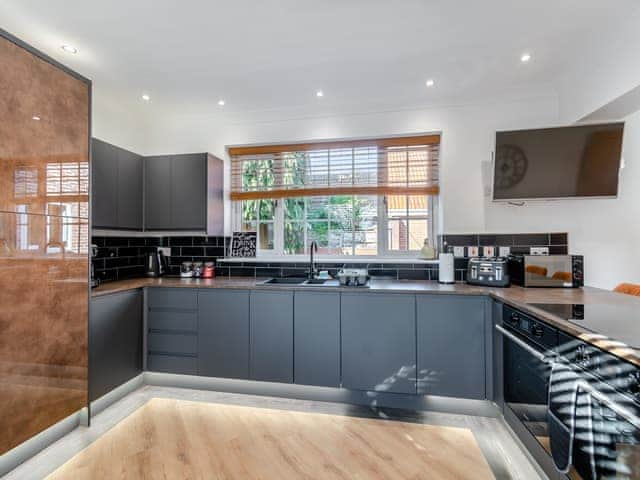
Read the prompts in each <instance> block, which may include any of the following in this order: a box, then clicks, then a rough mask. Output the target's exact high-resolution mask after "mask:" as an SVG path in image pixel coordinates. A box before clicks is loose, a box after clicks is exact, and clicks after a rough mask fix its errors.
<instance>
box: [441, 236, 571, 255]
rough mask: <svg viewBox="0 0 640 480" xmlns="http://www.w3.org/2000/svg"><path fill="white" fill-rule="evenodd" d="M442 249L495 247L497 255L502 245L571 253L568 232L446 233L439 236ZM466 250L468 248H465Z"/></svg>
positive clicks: (522, 250) (524, 251)
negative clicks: (545, 248)
mask: <svg viewBox="0 0 640 480" xmlns="http://www.w3.org/2000/svg"><path fill="white" fill-rule="evenodd" d="M438 246H439V248H440V250H441V251H444V252H452V253H453V247H479V252H478V254H479V255H482V247H485V246H486V247H495V248H496V255H498V254H499V250H498V249H499V248H500V247H510V252H511V253H516V254H528V253H529V252H530V248H531V247H548V248H549V253H550V254H555V255H562V254H567V253H569V235H568V234H567V233H513V234H511V233H481V234H478V235H476V234H460V235H459V234H453V235H449V234H445V235H440V236H439V237H438ZM465 252H466V250H465Z"/></svg>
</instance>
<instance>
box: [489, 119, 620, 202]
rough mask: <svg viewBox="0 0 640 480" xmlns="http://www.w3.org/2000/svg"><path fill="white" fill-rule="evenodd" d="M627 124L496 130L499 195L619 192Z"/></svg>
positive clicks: (561, 195) (527, 196) (495, 177)
mask: <svg viewBox="0 0 640 480" xmlns="http://www.w3.org/2000/svg"><path fill="white" fill-rule="evenodd" d="M623 129H624V123H609V124H606V125H585V126H577V127H559V128H544V129H537V130H515V131H510V132H497V133H496V147H495V156H494V173H493V198H494V200H528V199H544V198H570V197H615V196H616V195H617V194H618V174H619V170H620V159H621V155H622V133H623Z"/></svg>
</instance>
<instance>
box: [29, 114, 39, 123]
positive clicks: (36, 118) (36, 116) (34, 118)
mask: <svg viewBox="0 0 640 480" xmlns="http://www.w3.org/2000/svg"><path fill="white" fill-rule="evenodd" d="M31 120H35V121H36V122H39V121H40V117H39V116H38V115H34V116H33V117H31Z"/></svg>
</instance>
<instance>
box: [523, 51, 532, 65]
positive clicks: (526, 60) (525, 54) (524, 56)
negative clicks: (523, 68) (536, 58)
mask: <svg viewBox="0 0 640 480" xmlns="http://www.w3.org/2000/svg"><path fill="white" fill-rule="evenodd" d="M529 60H531V54H530V53H523V54H522V56H521V57H520V61H521V62H522V63H527V62H528V61H529Z"/></svg>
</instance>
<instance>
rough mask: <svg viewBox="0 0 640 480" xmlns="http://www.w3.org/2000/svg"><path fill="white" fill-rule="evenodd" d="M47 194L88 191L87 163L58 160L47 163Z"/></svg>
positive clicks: (80, 193)
mask: <svg viewBox="0 0 640 480" xmlns="http://www.w3.org/2000/svg"><path fill="white" fill-rule="evenodd" d="M46 184H47V196H69V195H82V194H88V193H89V164H88V163H87V162H59V163H48V164H47V182H46Z"/></svg>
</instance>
